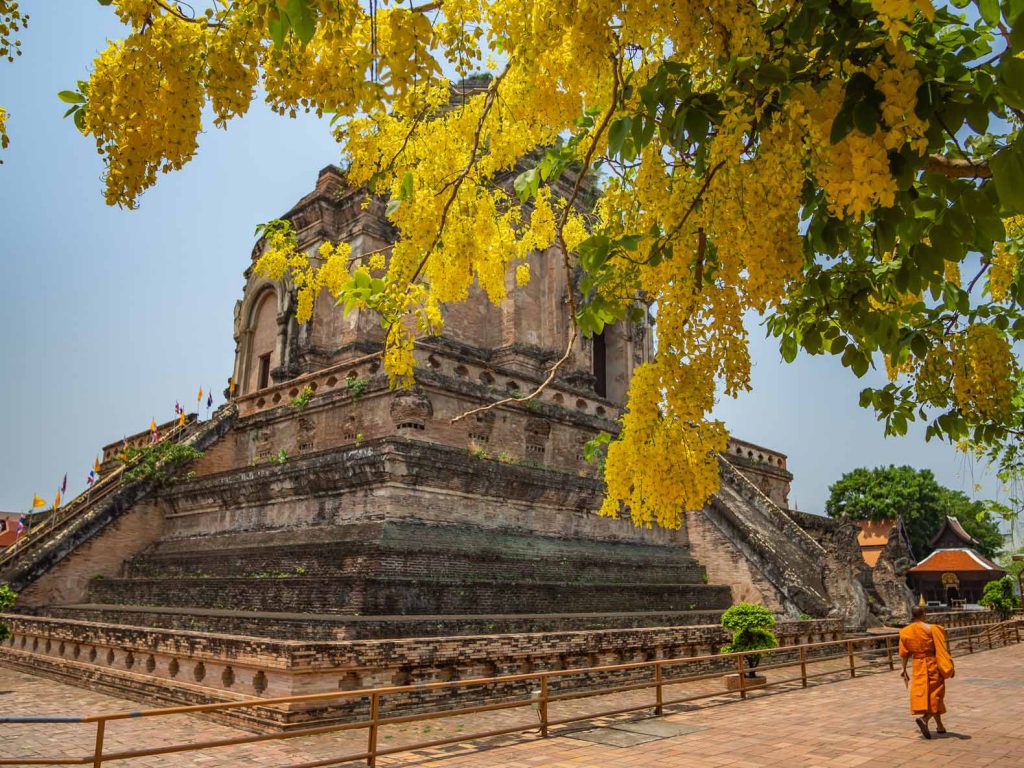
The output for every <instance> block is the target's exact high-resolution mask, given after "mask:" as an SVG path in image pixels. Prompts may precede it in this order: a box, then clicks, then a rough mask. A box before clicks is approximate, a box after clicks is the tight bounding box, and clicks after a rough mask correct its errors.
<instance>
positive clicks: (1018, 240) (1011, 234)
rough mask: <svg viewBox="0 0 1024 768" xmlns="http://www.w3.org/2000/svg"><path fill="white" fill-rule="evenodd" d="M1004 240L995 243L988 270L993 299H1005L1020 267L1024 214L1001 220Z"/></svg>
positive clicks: (1023, 238)
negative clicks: (1004, 233) (1004, 232)
mask: <svg viewBox="0 0 1024 768" xmlns="http://www.w3.org/2000/svg"><path fill="white" fill-rule="evenodd" d="M1003 228H1004V229H1005V230H1006V240H1004V241H1003V242H1001V243H998V244H996V246H995V249H994V255H993V259H992V265H991V266H990V267H989V272H988V290H989V294H990V295H991V296H992V299H993V300H994V301H1005V300H1006V299H1007V297H1008V296H1009V295H1010V287H1011V286H1012V284H1013V281H1014V279H1015V278H1016V276H1017V270H1018V268H1019V267H1020V256H1021V248H1022V247H1024V242H1022V240H1024V216H1014V217H1012V218H1009V219H1005V220H1004V221H1003Z"/></svg>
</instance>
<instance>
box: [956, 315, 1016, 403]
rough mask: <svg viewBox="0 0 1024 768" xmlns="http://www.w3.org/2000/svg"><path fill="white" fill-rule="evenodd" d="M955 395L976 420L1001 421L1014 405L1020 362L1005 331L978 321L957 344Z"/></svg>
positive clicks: (961, 336) (959, 338)
mask: <svg viewBox="0 0 1024 768" xmlns="http://www.w3.org/2000/svg"><path fill="white" fill-rule="evenodd" d="M952 358H953V396H954V398H955V399H956V402H957V404H958V405H959V406H960V409H961V411H963V413H964V415H965V416H966V417H967V418H969V419H972V420H975V421H983V422H984V421H1001V420H1003V419H1005V418H1006V417H1007V415H1008V412H1009V410H1010V409H1011V408H1012V407H1013V396H1014V395H1015V394H1016V386H1015V385H1014V380H1015V378H1016V374H1017V363H1016V360H1015V358H1014V356H1013V352H1012V350H1011V349H1010V344H1009V342H1008V341H1007V339H1006V336H1005V334H1003V333H1002V332H1001V331H999V330H998V329H996V328H993V327H992V326H990V325H981V324H975V325H971V326H969V327H968V328H967V330H966V332H965V333H963V334H962V335H960V336H958V337H957V339H956V343H955V345H954V347H953V355H952Z"/></svg>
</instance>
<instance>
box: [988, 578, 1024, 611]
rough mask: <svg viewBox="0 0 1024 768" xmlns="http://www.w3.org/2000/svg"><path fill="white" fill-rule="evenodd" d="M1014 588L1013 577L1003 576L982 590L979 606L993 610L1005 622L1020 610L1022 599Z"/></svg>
mask: <svg viewBox="0 0 1024 768" xmlns="http://www.w3.org/2000/svg"><path fill="white" fill-rule="evenodd" d="M1013 587H1014V583H1013V577H1012V576H1003V578H1001V579H996V580H995V581H990V582H989V583H988V584H986V585H985V588H984V589H983V590H982V592H981V599H980V600H978V604H979V605H984V606H985V607H986V608H991V609H992V610H993V611H995V612H996V613H997V614H999V618H1000V619H1003V620H1004V621H1005V620H1006V619H1008V618H1010V617H1011V616H1012V615H1013V614H1014V613H1015V612H1016V611H1017V609H1018V608H1020V598H1019V597H1018V596H1017V594H1016V593H1015V592H1014V591H1013Z"/></svg>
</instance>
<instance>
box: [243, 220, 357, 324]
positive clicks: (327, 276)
mask: <svg viewBox="0 0 1024 768" xmlns="http://www.w3.org/2000/svg"><path fill="white" fill-rule="evenodd" d="M351 251H352V248H351V246H350V245H349V244H348V243H338V244H337V245H332V244H331V243H326V242H325V243H322V244H321V245H320V247H319V249H318V250H317V252H316V256H315V257H314V258H312V259H310V257H309V256H308V255H307V254H306V253H305V252H303V251H300V250H299V248H298V244H297V242H296V239H295V232H294V231H293V230H292V228H291V226H290V225H289V224H288V223H287V222H284V221H278V222H274V223H273V224H272V225H270V226H268V227H267V230H266V233H265V241H264V244H263V251H262V253H261V254H260V257H259V258H258V259H257V260H256V264H255V265H254V267H253V270H254V271H255V273H256V274H257V275H259V276H261V277H265V278H267V279H268V280H274V281H279V280H284V279H285V278H286V277H287V278H288V279H289V281H290V282H291V284H292V286H293V287H294V288H295V292H296V310H295V319H296V320H297V321H298V322H300V323H304V322H306V321H307V320H309V319H310V318H311V317H312V316H313V304H314V302H315V300H316V297H317V296H318V295H319V294H320V292H321V291H322V290H324V289H326V290H327V291H328V293H330V295H331V296H334V297H335V298H337V297H338V295H340V293H341V291H342V289H343V288H344V287H345V285H346V284H347V283H348V282H349V280H350V279H351V275H350V274H349V269H348V268H349V258H350V255H351Z"/></svg>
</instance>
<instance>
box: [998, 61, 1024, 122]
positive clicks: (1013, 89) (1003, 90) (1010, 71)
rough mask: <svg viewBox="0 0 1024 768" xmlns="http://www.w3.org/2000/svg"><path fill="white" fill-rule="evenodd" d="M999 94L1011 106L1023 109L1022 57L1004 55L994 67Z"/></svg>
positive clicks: (1023, 78) (1023, 75)
mask: <svg viewBox="0 0 1024 768" xmlns="http://www.w3.org/2000/svg"><path fill="white" fill-rule="evenodd" d="M996 78H997V84H996V87H997V89H998V90H999V95H1000V96H1002V97H1003V100H1004V101H1005V102H1006V103H1007V104H1009V105H1010V106H1011V107H1016V108H1017V109H1024V59H1018V58H1017V57H1015V56H1008V57H1004V58H1003V60H1002V62H1001V63H1000V64H999V66H998V67H997V68H996Z"/></svg>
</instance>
